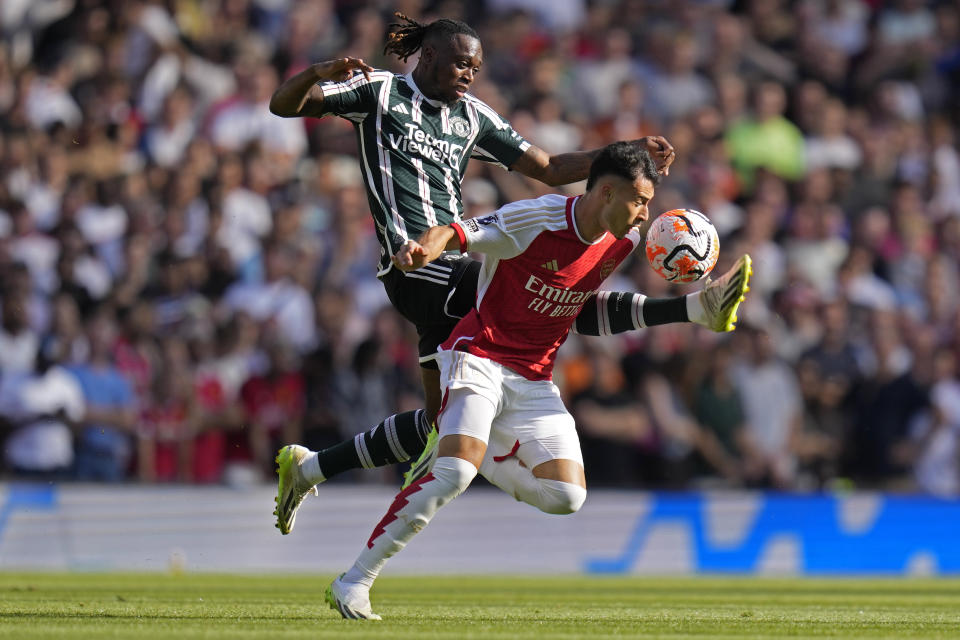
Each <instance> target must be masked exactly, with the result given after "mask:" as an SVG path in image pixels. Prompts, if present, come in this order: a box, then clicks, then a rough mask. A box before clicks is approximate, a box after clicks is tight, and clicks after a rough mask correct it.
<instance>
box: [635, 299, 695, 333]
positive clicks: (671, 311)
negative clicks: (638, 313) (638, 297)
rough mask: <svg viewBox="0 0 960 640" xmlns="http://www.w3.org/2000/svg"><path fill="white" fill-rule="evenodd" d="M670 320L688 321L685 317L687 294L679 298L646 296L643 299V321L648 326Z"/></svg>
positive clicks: (665, 322)
mask: <svg viewBox="0 0 960 640" xmlns="http://www.w3.org/2000/svg"><path fill="white" fill-rule="evenodd" d="M672 322H690V318H689V317H687V296H680V297H679V298H647V299H646V300H644V301H643V323H644V324H645V325H647V326H648V327H653V326H655V325H658V324H670V323H672Z"/></svg>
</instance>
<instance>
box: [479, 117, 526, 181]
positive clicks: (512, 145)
mask: <svg viewBox="0 0 960 640" xmlns="http://www.w3.org/2000/svg"><path fill="white" fill-rule="evenodd" d="M474 106H475V107H476V110H477V119H478V120H479V126H480V133H479V134H478V135H477V143H476V146H474V148H473V152H472V155H471V157H473V158H476V159H477V160H482V161H484V162H490V163H493V164H498V165H500V166H502V167H503V168H504V169H508V168H510V166H511V165H512V164H513V163H514V162H516V161H517V159H518V158H519V157H520V156H522V155H523V154H524V153H525V152H526V150H527V149H529V148H530V143H529V142H527V141H526V139H524V137H523V136H521V135H520V134H519V133H517V132H516V131H515V130H514V128H513V127H512V126H510V123H509V122H507V121H506V120H504V119H503V118H501V117H500V116H499V115H498V114H497V112H496V111H494V110H493V109H491V108H490V107H488V106H487V105H486V104H484V103H483V102H480V101H479V100H477V101H476V102H475V103H474Z"/></svg>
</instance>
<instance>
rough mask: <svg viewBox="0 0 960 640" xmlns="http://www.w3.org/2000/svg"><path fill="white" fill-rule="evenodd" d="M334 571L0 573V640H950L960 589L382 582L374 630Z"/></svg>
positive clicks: (906, 582) (852, 584)
mask: <svg viewBox="0 0 960 640" xmlns="http://www.w3.org/2000/svg"><path fill="white" fill-rule="evenodd" d="M331 578H332V576H319V577H314V576H309V575H298V576H289V575H285V576H232V575H231V576H222V575H216V576H213V575H190V574H188V575H163V574H144V575H130V574H86V573H73V574H52V573H51V574H48V573H26V574H0V638H17V639H23V638H43V639H45V640H46V639H56V638H97V639H99V638H150V639H151V640H152V639H161V638H175V639H176V640H187V639H190V638H237V639H246V638H271V639H276V638H310V639H311V640H312V639H315V638H391V639H392V638H417V639H420V638H450V639H457V640H459V639H461V638H483V639H484V640H489V639H494V638H496V639H499V638H503V639H506V638H510V639H513V638H551V639H553V638H586V637H599V638H606V637H614V638H626V637H663V638H705V637H724V638H774V637H788V636H789V637H801V638H808V637H821V638H831V637H832V638H956V637H960V581H957V580H936V579H922V580H920V579H902V580H898V579H870V580H852V579H830V580H809V579H768V578H714V577H710V578H649V577H645V578H584V577H559V578H558V577H540V578H533V577H497V578H491V577H482V578H475V577H470V578H466V577H443V578H429V577H417V578H401V577H391V576H386V577H384V578H381V579H380V580H379V581H378V582H377V586H376V587H375V589H374V592H373V596H374V597H373V603H374V610H375V611H377V612H378V613H380V614H382V615H383V617H384V620H383V621H382V622H363V621H352V620H341V619H340V616H339V615H338V614H336V613H335V612H333V611H331V610H330V609H328V608H327V606H326V605H325V604H324V603H323V595H322V594H323V589H324V587H325V586H326V583H327V581H328V580H329V579H331Z"/></svg>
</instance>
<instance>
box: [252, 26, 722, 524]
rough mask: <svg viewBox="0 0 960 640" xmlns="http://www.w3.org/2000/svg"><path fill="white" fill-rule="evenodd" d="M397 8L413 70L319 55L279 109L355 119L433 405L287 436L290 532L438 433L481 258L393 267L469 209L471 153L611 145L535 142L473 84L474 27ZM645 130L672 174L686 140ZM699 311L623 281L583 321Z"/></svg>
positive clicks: (382, 269) (397, 48) (276, 100)
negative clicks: (354, 428) (338, 438)
mask: <svg viewBox="0 0 960 640" xmlns="http://www.w3.org/2000/svg"><path fill="white" fill-rule="evenodd" d="M397 16H398V17H399V18H400V19H401V20H402V23H399V24H393V25H391V31H390V33H389V34H388V39H387V44H386V46H385V49H384V50H385V52H386V53H392V54H395V55H397V56H398V57H399V58H400V59H402V60H406V59H407V58H409V57H410V56H411V55H414V54H415V53H417V52H419V53H420V57H419V61H418V63H417V66H416V68H415V69H414V70H413V71H412V72H411V73H409V74H407V75H402V74H395V73H392V72H389V71H382V70H378V69H374V68H372V67H370V66H369V65H367V64H366V63H365V62H364V61H363V60H361V59H358V58H349V57H348V58H339V59H336V60H331V61H327V62H319V63H316V64H314V65H311V66H310V67H309V68H307V69H306V70H304V71H302V72H300V73H298V74H296V75H295V76H293V77H291V78H289V79H288V80H287V81H286V82H284V83H283V84H282V85H281V86H280V87H279V88H278V89H277V91H276V92H275V93H274V95H273V98H272V100H271V102H270V109H271V111H272V112H273V113H274V114H276V115H278V116H282V117H317V118H320V117H324V116H327V115H336V116H339V117H341V118H345V119H347V120H349V121H351V122H352V123H353V125H354V129H355V130H356V135H357V146H358V150H359V154H360V165H361V169H362V173H363V178H364V183H365V185H366V190H367V196H368V200H369V204H370V211H371V213H372V215H373V218H374V220H375V222H376V231H377V236H378V239H379V241H380V247H381V260H380V265H379V271H378V276H379V277H380V279H381V281H382V282H383V285H384V288H385V289H386V291H387V295H388V296H389V298H390V301H391V302H392V303H393V305H394V306H395V307H396V308H397V310H398V311H399V312H400V313H401V314H402V315H403V316H404V317H405V318H407V319H408V320H410V321H411V322H412V323H413V324H414V325H415V326H416V327H417V331H418V334H419V336H420V344H419V353H420V362H421V376H422V382H423V388H424V393H425V396H426V407H425V409H424V410H422V411H409V412H406V413H401V414H397V415H394V416H390V417H389V418H387V419H386V420H384V421H383V422H382V423H380V424H379V425H377V426H376V427H374V428H373V429H371V430H369V431H367V432H366V433H361V434H358V435H357V436H356V437H355V438H353V439H351V440H348V441H345V442H343V443H340V444H338V445H335V446H333V447H330V448H329V449H326V450H324V451H320V452H312V451H309V450H308V449H307V448H305V447H301V446H299V445H288V446H286V447H284V448H283V449H281V451H280V454H279V455H278V456H277V462H278V465H279V469H278V473H279V489H278V495H277V511H276V515H277V527H278V528H279V529H280V531H281V532H282V533H284V534H286V533H289V532H290V530H291V529H292V528H293V524H294V519H295V516H296V512H297V509H298V508H299V506H300V504H301V502H302V500H303V498H304V497H305V496H306V494H307V493H308V492H310V491H313V492H316V488H315V485H316V484H317V483H320V482H323V481H324V480H325V479H327V478H329V477H331V476H332V475H335V474H337V473H341V472H343V471H346V470H347V469H353V468H360V467H363V468H372V467H377V466H383V465H386V464H393V463H396V462H403V461H406V460H409V459H410V458H412V457H416V456H417V455H419V454H420V453H421V452H422V451H424V447H425V446H426V445H427V441H428V439H429V438H430V437H431V435H432V433H433V431H432V425H433V421H434V420H435V418H436V415H437V412H438V411H439V408H440V373H439V369H438V367H437V365H436V362H435V354H436V349H437V346H438V345H439V344H440V343H442V342H443V341H444V340H445V339H446V338H447V337H448V336H449V334H450V332H451V331H452V329H453V327H454V326H456V323H457V322H458V321H459V319H460V318H462V317H463V316H464V315H466V314H467V313H468V312H469V311H470V309H471V308H472V307H473V305H474V303H475V300H476V291H477V280H478V276H479V272H480V263H479V262H478V261H476V260H472V259H471V258H469V257H467V256H463V255H458V254H455V253H452V254H447V255H444V256H441V257H440V258H439V259H437V260H435V261H433V262H432V263H430V264H429V265H427V266H425V267H423V268H422V269H418V270H416V271H412V272H408V273H404V272H403V271H401V270H399V269H395V268H393V267H392V265H391V262H390V257H391V256H392V255H393V254H394V253H396V251H397V250H398V249H399V248H400V246H402V245H403V244H404V243H406V242H407V241H408V240H412V239H416V238H417V237H419V235H420V234H421V233H423V232H424V231H425V230H426V229H428V228H430V227H432V226H437V225H447V224H451V223H453V222H457V221H459V220H460V217H461V214H462V212H463V203H462V197H461V191H460V185H461V181H462V179H463V175H464V173H465V170H466V167H467V163H468V162H469V160H470V158H476V159H479V160H482V161H487V162H493V163H497V164H500V165H502V166H503V167H505V168H508V169H510V170H513V171H518V172H520V173H522V174H524V175H526V176H529V177H532V178H535V179H537V180H540V181H541V182H544V183H545V184H548V185H561V184H569V183H572V182H577V181H579V180H584V179H586V177H587V174H588V173H589V169H590V164H591V162H592V161H593V159H594V158H595V157H596V155H597V154H598V153H599V151H600V150H599V149H598V150H593V151H581V152H574V153H565V154H558V155H550V154H547V153H546V152H545V151H543V150H542V149H539V148H538V147H536V146H535V145H533V144H530V143H529V142H528V141H526V140H525V139H524V138H523V137H522V136H520V135H519V134H518V133H517V132H516V131H514V130H513V128H512V127H511V126H510V124H509V123H508V122H507V121H506V120H504V119H503V118H502V117H501V116H500V115H499V114H497V113H496V112H495V111H494V110H493V109H491V108H490V107H489V106H488V105H486V104H485V103H484V102H482V101H481V100H479V99H477V98H476V97H474V96H472V95H470V94H469V93H468V90H469V89H470V85H471V84H472V83H473V80H474V78H475V77H476V75H477V73H479V72H480V69H481V67H482V65H483V49H482V47H481V44H480V39H479V37H478V36H477V33H476V32H475V31H474V30H473V29H471V28H470V27H469V26H468V25H467V24H465V23H463V22H459V21H456V20H448V19H440V20H436V21H434V22H431V23H429V24H420V23H418V22H415V21H413V20H411V19H409V18H407V17H406V16H404V15H402V14H397ZM638 143H639V144H641V146H643V147H644V148H646V149H647V150H648V151H649V152H650V155H651V156H652V158H653V159H654V161H655V163H656V164H657V169H658V170H659V171H660V173H661V174H667V173H668V171H669V167H670V164H671V163H672V162H673V159H674V155H675V154H674V150H673V147H672V146H671V145H670V144H669V143H668V142H667V141H666V140H665V139H664V138H662V137H658V136H654V137H648V138H644V139H641V140H639V141H638ZM688 321H690V318H689V316H688V313H687V301H686V297H685V296H684V297H678V298H669V299H658V300H655V299H648V298H646V297H645V296H643V295H641V294H637V293H614V294H611V295H609V296H603V298H602V300H601V299H600V298H597V297H596V296H594V297H593V299H591V300H588V301H587V302H586V303H585V304H584V306H583V310H582V311H581V313H580V315H579V316H578V317H577V321H576V323H575V330H576V331H577V332H579V333H582V334H585V335H608V334H613V333H620V332H622V331H628V330H631V329H637V328H641V327H644V326H653V325H658V324H666V323H670V322H688ZM708 322H709V321H708ZM708 322H707V324H708ZM425 455H426V454H425ZM422 467H423V468H425V467H424V466H423V465H419V464H418V465H417V468H418V469H420V468H422ZM411 479H414V478H411ZM408 482H409V480H408Z"/></svg>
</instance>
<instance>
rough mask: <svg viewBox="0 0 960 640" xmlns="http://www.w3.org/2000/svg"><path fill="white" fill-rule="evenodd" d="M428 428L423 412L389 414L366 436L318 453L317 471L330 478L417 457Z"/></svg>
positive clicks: (363, 434) (362, 435)
mask: <svg viewBox="0 0 960 640" xmlns="http://www.w3.org/2000/svg"><path fill="white" fill-rule="evenodd" d="M430 429H431V427H430V424H429V423H428V422H427V418H426V416H425V414H424V412H423V410H422V409H417V410H416V411H406V412H404V413H398V414H396V415H392V416H390V417H389V418H387V419H386V420H384V421H383V422H381V423H380V424H378V425H377V426H375V427H374V428H373V429H370V430H369V431H367V432H365V433H358V434H357V435H356V436H355V437H353V438H351V439H349V440H344V441H343V442H341V443H340V444H335V445H333V446H332V447H329V448H327V449H324V450H323V451H318V452H317V463H318V464H319V465H320V472H321V473H323V475H324V477H326V478H328V479H329V478H332V477H333V476H335V475H337V474H338V473H343V472H344V471H349V470H350V469H360V468H363V469H373V468H374V467H382V466H385V465H388V464H396V463H398V462H406V461H407V460H410V459H411V458H417V457H418V456H419V455H420V454H421V453H422V452H423V448H424V446H426V444H427V435H428V434H429V433H430Z"/></svg>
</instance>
